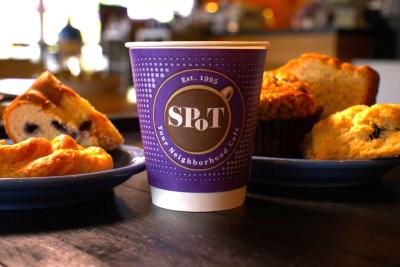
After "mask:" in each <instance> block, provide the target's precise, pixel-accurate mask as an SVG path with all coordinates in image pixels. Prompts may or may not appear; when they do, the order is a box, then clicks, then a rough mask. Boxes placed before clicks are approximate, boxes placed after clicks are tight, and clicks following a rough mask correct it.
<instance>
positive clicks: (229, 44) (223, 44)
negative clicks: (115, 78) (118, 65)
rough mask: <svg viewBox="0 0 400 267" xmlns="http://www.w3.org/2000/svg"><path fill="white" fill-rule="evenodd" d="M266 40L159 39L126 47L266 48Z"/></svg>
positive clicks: (129, 44) (267, 45)
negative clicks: (158, 40)
mask: <svg viewBox="0 0 400 267" xmlns="http://www.w3.org/2000/svg"><path fill="white" fill-rule="evenodd" d="M269 46H270V43H269V42H266V41H160V42H127V43H125V47H127V48H185V49H193V48H196V49H199V48H200V49H202V48H207V49H209V48H219V49H266V48H268V47H269Z"/></svg>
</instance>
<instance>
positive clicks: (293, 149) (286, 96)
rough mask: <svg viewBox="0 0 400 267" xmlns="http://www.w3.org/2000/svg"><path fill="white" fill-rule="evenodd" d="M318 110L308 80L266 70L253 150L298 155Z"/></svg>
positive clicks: (275, 154)
mask: <svg viewBox="0 0 400 267" xmlns="http://www.w3.org/2000/svg"><path fill="white" fill-rule="evenodd" d="M319 114H320V108H319V106H318V104H317V103H316V101H315V99H314V97H313V95H312V94H311V93H310V91H309V89H308V85H307V83H304V82H301V81H299V80H298V79H297V78H296V76H294V75H291V74H288V73H285V72H280V71H274V72H265V73H264V77H263V84H262V89H261V96H260V105H259V120H258V123H257V136H256V141H255V150H254V151H255V152H254V154H255V155H260V156H275V157H298V156H299V155H300V154H301V153H300V144H301V142H302V140H303V138H304V136H305V134H306V133H307V132H308V131H310V130H311V128H312V126H313V125H314V123H315V122H316V121H317V120H318V119H319Z"/></svg>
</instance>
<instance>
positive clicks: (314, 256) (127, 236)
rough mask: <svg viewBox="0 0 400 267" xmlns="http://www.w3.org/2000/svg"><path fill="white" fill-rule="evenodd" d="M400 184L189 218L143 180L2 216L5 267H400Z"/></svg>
mask: <svg viewBox="0 0 400 267" xmlns="http://www.w3.org/2000/svg"><path fill="white" fill-rule="evenodd" d="M127 140H128V142H130V143H133V142H135V140H136V141H137V139H136V138H135V137H134V136H132V135H130V137H128V138H127ZM398 176H399V175H397V174H396V173H394V174H393V175H392V176H391V177H387V178H386V179H385V180H384V181H383V182H382V183H379V184H373V185H370V186H365V187H362V188H353V189H346V190H313V191H310V190H307V191H305V190H294V189H287V188H276V187H275V188H273V187H260V186H259V185H252V184H251V185H250V189H249V190H250V193H249V194H248V197H247V199H246V204H245V205H244V206H242V207H240V208H237V209H233V210H228V211H221V212H213V213H186V212H176V211H169V210H165V209H161V208H158V207H155V206H153V205H152V204H151V198H150V193H149V188H148V185H147V178H146V173H145V172H143V173H141V174H139V175H136V176H133V177H132V178H131V179H129V180H128V181H127V182H125V183H124V184H122V185H120V186H118V187H116V188H115V190H114V194H113V195H110V196H107V197H105V198H102V199H99V200H96V201H93V202H89V203H83V204H80V205H75V206H68V207H62V208H54V209H43V210H32V211H13V212H0V266H363V267H367V266H399V265H400V178H399V179H396V177H398Z"/></svg>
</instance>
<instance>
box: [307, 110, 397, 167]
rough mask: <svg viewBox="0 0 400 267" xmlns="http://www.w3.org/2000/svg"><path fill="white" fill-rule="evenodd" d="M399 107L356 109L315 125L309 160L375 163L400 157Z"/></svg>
mask: <svg viewBox="0 0 400 267" xmlns="http://www.w3.org/2000/svg"><path fill="white" fill-rule="evenodd" d="M399 129H400V104H375V105H373V106H371V107H368V106H366V105H356V106H352V107H350V108H347V109H345V110H343V111H341V112H337V113H335V114H332V115H330V116H329V117H327V118H325V119H324V120H322V121H320V122H318V123H317V124H316V125H314V128H313V130H312V131H311V132H310V134H309V135H308V136H307V138H306V140H305V142H304V156H305V157H306V158H308V159H319V160H327V159H331V160H345V159H377V158H386V157H394V156H399V155H400V130H399Z"/></svg>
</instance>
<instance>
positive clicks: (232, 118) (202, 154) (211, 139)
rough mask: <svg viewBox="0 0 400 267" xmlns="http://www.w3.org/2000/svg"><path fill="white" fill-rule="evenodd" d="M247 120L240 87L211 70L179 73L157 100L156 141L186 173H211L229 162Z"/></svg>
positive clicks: (154, 108)
mask: <svg viewBox="0 0 400 267" xmlns="http://www.w3.org/2000/svg"><path fill="white" fill-rule="evenodd" d="M244 118H245V105H244V102H243V97H242V94H241V92H240V90H239V88H238V87H237V85H236V84H235V83H234V82H233V81H232V80H231V79H229V78H228V77H227V76H225V75H224V74H222V73H219V72H216V71H212V70H205V69H191V70H185V71H182V72H179V73H176V74H174V75H172V76H171V77H169V78H167V79H166V80H165V81H164V82H163V83H162V84H161V85H160V87H159V89H158V91H157V93H156V95H155V96H154V102H153V118H152V119H153V127H154V131H155V133H156V137H157V141H158V143H159V145H160V147H161V148H162V150H163V152H164V153H165V154H166V155H167V156H168V158H169V159H170V160H171V161H172V162H173V163H174V164H176V165H178V166H180V167H183V168H185V169H190V170H205V169H212V168H214V167H217V166H219V165H220V164H222V163H223V162H225V161H226V160H227V159H228V158H229V157H230V156H231V155H232V153H233V152H234V151H235V149H236V147H237V145H238V143H239V139H240V136H241V134H242V130H243V125H244Z"/></svg>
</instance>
